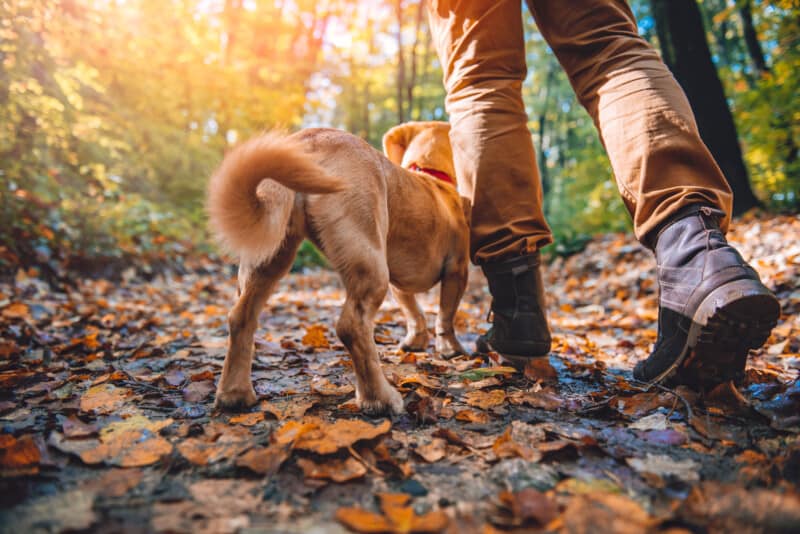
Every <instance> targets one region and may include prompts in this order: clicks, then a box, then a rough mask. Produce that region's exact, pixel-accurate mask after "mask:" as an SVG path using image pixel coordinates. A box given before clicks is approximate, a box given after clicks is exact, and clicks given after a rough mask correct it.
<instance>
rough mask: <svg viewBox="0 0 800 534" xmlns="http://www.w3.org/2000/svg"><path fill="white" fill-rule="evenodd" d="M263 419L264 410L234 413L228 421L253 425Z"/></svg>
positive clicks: (235, 423)
mask: <svg viewBox="0 0 800 534" xmlns="http://www.w3.org/2000/svg"><path fill="white" fill-rule="evenodd" d="M263 420H264V412H249V413H243V414H240V415H234V416H233V417H231V418H230V419H229V420H228V421H229V422H230V423H231V424H234V425H242V426H254V425H256V424H258V423H260V422H261V421H263Z"/></svg>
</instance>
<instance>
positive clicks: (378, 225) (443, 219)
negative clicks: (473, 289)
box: [208, 122, 468, 413]
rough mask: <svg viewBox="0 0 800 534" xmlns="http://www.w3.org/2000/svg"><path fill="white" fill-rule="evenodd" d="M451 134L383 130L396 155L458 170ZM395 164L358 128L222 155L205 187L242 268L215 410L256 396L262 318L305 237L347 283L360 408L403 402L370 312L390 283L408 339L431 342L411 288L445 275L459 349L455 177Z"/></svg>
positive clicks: (268, 138)
mask: <svg viewBox="0 0 800 534" xmlns="http://www.w3.org/2000/svg"><path fill="white" fill-rule="evenodd" d="M448 132H449V126H448V125H447V124H445V123H440V122H428V123H410V124H408V125H402V126H399V127H397V128H394V129H392V130H391V131H390V132H389V133H387V135H386V137H385V138H384V147H385V150H386V152H387V154H389V157H390V159H392V160H393V161H394V162H395V163H398V164H399V163H400V162H401V161H402V162H403V163H404V165H406V166H411V165H413V164H415V163H416V165H418V166H419V167H421V168H426V169H438V170H440V171H441V172H445V173H449V175H450V176H452V175H453V174H452V172H453V163H452V152H451V148H450V141H449V138H448ZM417 158H419V161H417ZM395 163H392V162H391V161H389V160H388V159H386V158H385V157H384V156H383V155H381V154H380V153H379V152H377V151H376V150H375V149H373V148H372V147H370V146H369V145H368V144H367V143H366V142H364V141H363V140H361V139H359V138H358V137H355V136H353V135H350V134H348V133H345V132H342V131H338V130H331V129H309V130H303V131H300V132H298V133H296V134H293V135H289V136H282V135H278V134H274V133H272V134H267V135H264V136H262V137H258V138H255V139H252V140H250V141H248V142H246V143H244V144H242V145H240V146H239V147H237V148H235V149H234V150H232V151H231V152H230V153H229V154H228V155H227V156H226V157H225V159H224V161H223V162H222V165H221V166H220V168H219V170H217V172H216V173H215V174H214V176H212V178H211V182H210V184H209V191H208V209H209V216H210V220H211V227H212V228H213V230H214V231H215V233H216V235H217V236H218V237H219V239H220V241H221V243H222V244H223V245H224V246H225V247H226V248H227V249H228V250H229V251H230V252H232V253H235V254H237V255H238V256H239V258H240V265H239V299H238V301H237V302H236V305H235V306H234V307H233V309H232V310H231V312H230V314H229V325H230V339H229V344H228V353H227V356H226V357H225V363H224V366H223V369H222V377H221V378H220V381H219V386H218V387H217V395H216V405H217V406H218V407H222V408H235V407H244V406H250V405H252V404H254V403H255V402H256V394H255V391H254V390H253V387H252V383H251V378H250V371H251V365H252V359H253V336H254V334H255V330H256V327H257V322H258V316H259V314H260V312H261V308H262V307H263V305H264V303H265V301H266V299H267V297H268V296H269V294H270V293H271V292H272V291H273V289H274V288H275V285H276V283H277V282H278V280H279V279H280V278H281V277H282V276H283V275H285V274H286V273H287V272H288V270H289V268H290V266H291V264H292V261H293V260H294V257H295V254H296V252H297V249H298V247H299V246H300V243H301V242H302V240H303V238H308V239H310V240H311V241H312V242H313V243H314V244H315V245H316V246H317V247H319V249H320V250H321V251H322V252H323V253H324V254H325V256H326V257H327V258H328V260H329V261H330V263H331V265H332V266H333V267H334V269H336V270H337V271H338V272H339V275H340V276H341V278H342V281H343V283H344V286H345V290H346V292H347V298H346V300H345V303H344V306H343V309H342V313H341V316H340V317H339V321H338V323H337V325H336V333H337V334H338V336H339V338H340V339H341V340H342V343H344V345H345V347H347V349H348V350H349V351H350V354H351V356H352V359H353V367H354V369H355V373H356V401H357V402H358V404H359V406H360V407H361V409H362V410H364V411H366V412H370V413H379V412H394V413H399V412H401V411H402V409H403V400H402V397H401V396H400V394H399V393H398V392H397V391H396V390H395V389H394V388H393V387H392V386H391V385H390V384H389V382H388V381H387V380H386V377H385V376H384V375H383V372H382V371H381V365H380V359H379V356H378V350H377V347H376V346H375V342H374V339H373V326H374V322H373V321H374V317H375V313H376V312H377V310H378V308H379V307H380V305H381V303H382V302H383V299H384V298H385V296H386V290H387V288H388V287H389V286H390V285H391V287H392V292H393V293H394V295H395V298H396V299H397V301H398V302H399V303H400V306H401V308H402V309H403V312H404V315H405V316H406V319H407V321H408V323H407V329H408V335H407V336H406V337H405V339H404V340H403V343H402V346H403V347H404V348H406V349H413V350H424V349H425V347H426V346H427V343H428V330H427V326H426V324H425V316H424V314H423V313H422V310H420V308H419V306H418V304H417V301H416V299H415V297H414V294H415V293H419V292H422V291H427V290H428V289H430V288H431V287H433V286H434V285H435V284H436V283H437V282H440V281H441V294H440V302H439V304H440V306H439V314H438V317H437V320H436V331H435V333H436V350H437V351H438V352H440V353H442V354H444V355H447V356H449V355H454V354H457V353H462V352H463V348H462V347H461V344H460V343H459V342H458V339H456V336H455V331H454V328H453V317H454V315H455V312H456V308H457V307H458V303H459V301H460V300H461V296H462V294H463V292H464V287H465V285H466V282H467V264H468V259H467V254H468V249H467V247H468V229H467V222H466V219H465V217H464V213H463V211H462V203H461V199H460V197H459V195H458V193H457V192H456V189H455V188H454V187H453V186H452V185H450V184H447V183H445V182H443V181H441V180H438V179H436V178H434V177H431V176H429V175H427V174H425V173H423V172H414V171H409V170H406V169H404V168H402V167H400V166H398V165H397V164H395Z"/></svg>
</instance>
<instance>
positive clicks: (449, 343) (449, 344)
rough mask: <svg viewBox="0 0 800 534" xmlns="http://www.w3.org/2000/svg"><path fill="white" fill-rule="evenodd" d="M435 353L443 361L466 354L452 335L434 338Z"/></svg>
mask: <svg viewBox="0 0 800 534" xmlns="http://www.w3.org/2000/svg"><path fill="white" fill-rule="evenodd" d="M436 352H437V353H438V354H439V355H440V356H441V357H442V358H445V359H447V358H453V357H455V356H458V355H460V354H466V353H467V351H466V350H464V347H463V346H461V343H460V342H459V341H458V338H456V336H455V335H453V334H448V335H442V336H436Z"/></svg>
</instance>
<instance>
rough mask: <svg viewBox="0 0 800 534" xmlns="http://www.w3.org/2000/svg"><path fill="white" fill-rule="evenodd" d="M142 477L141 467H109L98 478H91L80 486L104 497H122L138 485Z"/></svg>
mask: <svg viewBox="0 0 800 534" xmlns="http://www.w3.org/2000/svg"><path fill="white" fill-rule="evenodd" d="M143 478H144V471H142V470H141V469H109V470H107V471H106V472H105V473H103V474H102V475H100V477H99V478H92V479H90V480H89V481H88V482H87V483H86V484H84V485H83V486H81V487H82V489H84V490H91V491H95V492H97V493H100V494H102V495H103V496H104V497H122V496H123V495H125V494H126V493H128V492H129V491H130V490H132V489H133V488H135V487H136V486H138V485H139V483H140V482H141V481H142V479H143Z"/></svg>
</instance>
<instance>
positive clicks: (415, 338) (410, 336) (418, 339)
mask: <svg viewBox="0 0 800 534" xmlns="http://www.w3.org/2000/svg"><path fill="white" fill-rule="evenodd" d="M392 295H394V298H395V300H397V303H398V304H400V309H401V310H403V315H404V316H405V318H406V337H405V338H403V341H402V342H401V343H400V348H401V349H403V350H407V351H410V352H422V351H424V350H425V349H426V348H427V346H428V338H429V335H428V325H427V324H426V322H425V314H424V313H423V312H422V310H421V309H420V307H419V304H418V303H417V299H416V297H415V296H414V294H413V293H408V292H406V291H402V290H401V289H398V288H396V287H394V286H392Z"/></svg>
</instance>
